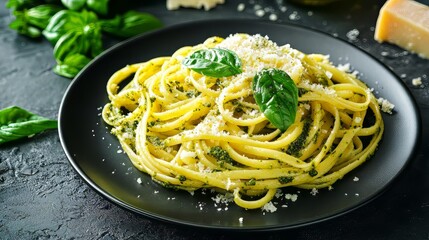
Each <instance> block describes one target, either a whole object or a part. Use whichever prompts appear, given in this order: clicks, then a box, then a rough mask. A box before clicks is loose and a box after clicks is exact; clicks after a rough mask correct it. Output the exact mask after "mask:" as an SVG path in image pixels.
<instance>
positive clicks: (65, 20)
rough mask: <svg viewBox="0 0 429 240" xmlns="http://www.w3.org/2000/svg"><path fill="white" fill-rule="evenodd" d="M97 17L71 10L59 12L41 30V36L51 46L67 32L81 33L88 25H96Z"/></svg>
mask: <svg viewBox="0 0 429 240" xmlns="http://www.w3.org/2000/svg"><path fill="white" fill-rule="evenodd" d="M97 24H98V17H97V15H95V13H93V12H90V11H86V10H83V11H82V12H76V11H71V10H61V11H59V12H57V13H56V14H55V15H54V16H52V18H51V20H50V21H49V24H48V26H46V28H45V29H44V30H43V35H44V36H45V37H46V39H47V40H48V41H49V42H51V43H52V44H53V45H55V44H56V42H57V41H58V40H59V39H60V37H61V36H63V35H64V34H66V33H67V32H69V31H78V32H83V31H85V30H86V29H88V26H90V25H97Z"/></svg>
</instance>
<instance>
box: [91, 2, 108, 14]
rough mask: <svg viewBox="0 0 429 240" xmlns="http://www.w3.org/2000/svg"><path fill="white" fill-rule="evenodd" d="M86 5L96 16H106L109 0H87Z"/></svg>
mask: <svg viewBox="0 0 429 240" xmlns="http://www.w3.org/2000/svg"><path fill="white" fill-rule="evenodd" d="M86 5H87V7H88V8H89V9H91V10H92V11H94V12H96V13H98V14H101V15H107V14H108V13H109V0H87V1H86Z"/></svg>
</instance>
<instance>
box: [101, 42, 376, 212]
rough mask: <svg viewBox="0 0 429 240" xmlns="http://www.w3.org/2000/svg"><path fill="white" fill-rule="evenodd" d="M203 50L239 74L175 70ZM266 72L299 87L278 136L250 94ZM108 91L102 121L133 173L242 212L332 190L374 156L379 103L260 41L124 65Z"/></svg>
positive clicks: (311, 61) (319, 58) (325, 63)
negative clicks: (299, 192)
mask: <svg viewBox="0 0 429 240" xmlns="http://www.w3.org/2000/svg"><path fill="white" fill-rule="evenodd" d="M210 48H223V49H229V50H231V51H234V52H235V53H236V54H237V55H238V56H239V57H240V59H241V61H242V70H243V71H242V73H240V74H236V75H234V76H230V77H219V78H215V77H208V76H204V75H202V74H200V73H197V72H195V71H192V70H191V69H189V68H187V67H185V66H183V65H182V61H183V59H184V58H185V57H187V56H189V55H190V54H192V53H193V52H195V51H197V50H200V49H210ZM265 68H277V69H281V70H283V71H285V72H287V73H288V74H289V75H290V77H291V78H292V79H293V81H294V82H295V84H296V86H297V87H298V89H299V98H298V100H299V103H298V110H297V114H296V118H295V121H294V123H293V124H292V125H291V126H290V127H289V128H288V129H287V130H286V131H284V132H282V131H280V130H279V129H277V128H276V127H274V126H273V124H271V123H270V122H269V121H268V120H267V118H266V116H264V114H263V113H262V112H261V111H260V109H259V107H258V105H257V104H256V103H255V101H254V98H253V97H252V95H253V92H252V88H251V83H252V79H253V77H254V76H255V74H256V73H257V72H258V71H260V70H262V69H265ZM130 78H132V80H129V79H130ZM125 81H130V82H129V83H126V84H124V82H125ZM122 85H125V86H124V87H119V86H122ZM107 92H108V95H109V99H110V102H109V103H107V104H106V105H105V107H104V109H103V119H104V120H105V122H106V123H108V124H109V125H111V126H112V133H113V134H115V135H116V136H117V138H118V139H119V141H120V143H121V145H122V147H123V149H124V150H125V152H126V153H127V154H128V156H129V158H130V159H131V161H132V163H133V165H134V166H135V167H136V168H138V169H139V170H141V171H143V172H145V173H147V174H149V175H150V176H152V178H153V180H155V181H157V182H159V183H161V184H163V185H165V186H169V187H175V188H178V189H184V190H189V191H192V190H196V189H200V188H213V189H217V190H219V191H228V192H232V193H233V194H234V201H235V203H236V204H237V205H239V206H241V207H243V208H246V209H254V208H260V207H263V206H264V205H265V204H267V203H268V202H270V201H271V200H272V198H273V197H274V195H275V193H276V190H277V189H279V188H283V187H287V186H295V187H298V188H305V189H313V188H323V187H328V186H331V185H332V184H333V183H334V182H336V181H337V180H338V179H341V178H342V177H343V176H344V175H345V174H347V173H348V172H350V171H351V170H353V169H355V168H356V167H357V166H359V165H361V164H362V163H363V162H365V160H367V159H368V158H369V157H370V156H371V155H372V154H373V153H374V151H375V150H376V148H377V145H378V143H379V141H380V140H381V138H382V135H383V130H384V126H383V120H382V116H381V113H380V108H379V105H378V103H377V99H376V98H375V96H374V95H373V94H372V92H371V90H370V89H369V88H368V87H367V86H366V85H365V84H364V83H363V82H361V81H360V80H359V79H357V78H356V76H354V75H352V74H349V73H346V72H344V71H342V70H340V69H338V68H336V67H335V66H333V65H332V64H331V63H330V62H329V59H328V58H327V57H326V56H324V55H319V54H308V55H307V54H304V53H302V52H300V51H298V50H295V49H292V48H290V46H288V45H284V46H278V45H277V44H275V43H274V42H272V41H271V40H269V39H268V38H267V37H263V36H260V35H253V36H250V35H247V34H234V35H231V36H229V37H227V38H225V39H223V38H219V37H211V38H209V39H207V40H206V41H205V42H204V43H202V44H199V45H196V46H187V47H182V48H180V49H178V50H177V51H176V52H175V53H174V54H173V55H172V56H169V57H159V58H155V59H152V60H149V61H147V62H143V63H138V64H133V65H129V66H126V67H124V68H123V69H120V70H119V71H117V72H116V73H115V74H113V75H112V77H111V78H110V80H109V81H108V84H107Z"/></svg>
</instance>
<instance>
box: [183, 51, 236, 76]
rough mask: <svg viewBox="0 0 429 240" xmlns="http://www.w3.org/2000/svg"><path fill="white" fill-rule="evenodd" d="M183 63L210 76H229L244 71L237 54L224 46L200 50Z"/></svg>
mask: <svg viewBox="0 0 429 240" xmlns="http://www.w3.org/2000/svg"><path fill="white" fill-rule="evenodd" d="M182 64H183V65H185V66H186V67H188V68H190V69H192V70H193V71H195V72H197V73H200V74H202V75H206V76H209V77H228V76H233V75H236V74H239V73H241V72H242V70H241V60H240V58H239V57H238V56H237V54H236V53H235V52H233V51H231V50H228V49H222V48H210V49H201V50H198V51H196V52H194V53H192V54H191V55H190V56H188V57H186V58H185V59H184V60H183V61H182Z"/></svg>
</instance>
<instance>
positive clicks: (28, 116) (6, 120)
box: [0, 106, 58, 144]
mask: <svg viewBox="0 0 429 240" xmlns="http://www.w3.org/2000/svg"><path fill="white" fill-rule="evenodd" d="M57 125H58V124H57V121H56V120H51V119H48V118H44V117H41V116H38V115H36V114H34V113H31V112H29V111H27V110H24V109H22V108H20V107H17V106H12V107H8V108H5V109H2V110H0V144H2V143H5V142H9V141H13V140H17V139H20V138H23V137H29V136H32V135H34V134H37V133H40V132H42V131H45V130H48V129H55V128H57Z"/></svg>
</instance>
